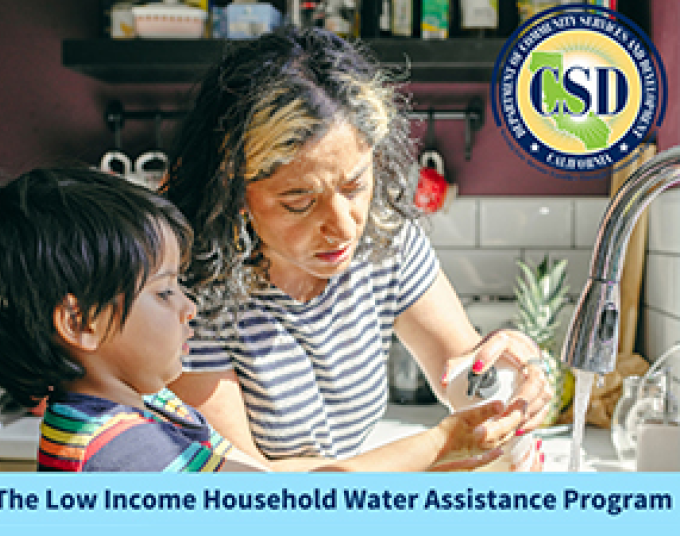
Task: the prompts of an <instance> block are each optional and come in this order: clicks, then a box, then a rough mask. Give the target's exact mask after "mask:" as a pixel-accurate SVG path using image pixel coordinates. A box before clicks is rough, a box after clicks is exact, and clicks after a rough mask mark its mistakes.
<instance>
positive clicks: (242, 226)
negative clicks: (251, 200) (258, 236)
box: [233, 212, 253, 257]
mask: <svg viewBox="0 0 680 536" xmlns="http://www.w3.org/2000/svg"><path fill="white" fill-rule="evenodd" d="M233 233H234V248H235V249H236V251H238V252H239V253H240V254H241V255H243V256H244V257H247V256H249V255H250V254H251V252H252V249H253V240H252V238H251V237H250V235H249V234H248V214H247V213H246V212H240V213H239V214H238V215H237V216H236V221H235V222H234V225H233Z"/></svg>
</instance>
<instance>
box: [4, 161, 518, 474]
mask: <svg viewBox="0 0 680 536" xmlns="http://www.w3.org/2000/svg"><path fill="white" fill-rule="evenodd" d="M191 243H192V231H191V229H190V227H189V226H188V224H187V222H186V220H185V218H184V217H183V216H182V214H181V213H180V212H179V210H178V209H177V208H176V207H175V206H174V205H173V204H171V203H170V202H169V201H167V200H164V199H163V198H161V197H160V196H158V195H156V194H155V193H153V192H151V191H148V190H146V189H144V188H142V187H140V186H136V185H134V184H131V183H129V182H127V181H125V180H123V179H121V178H118V177H115V176H111V175H107V174H103V173H100V172H97V171H92V170H88V169H68V170H67V169H39V170H34V171H32V172H30V173H27V174H25V175H23V176H21V177H19V178H18V179H16V180H14V181H12V182H10V183H9V184H8V185H7V186H5V187H4V188H0V251H1V252H2V255H1V256H0V386H1V387H3V388H4V389H6V390H7V391H8V393H9V394H10V395H12V396H13V397H14V398H15V399H16V400H17V401H18V402H19V403H21V404H23V405H25V406H29V407H30V406H34V405H36V404H37V403H38V402H39V401H40V400H42V399H43V398H45V397H48V399H49V402H48V405H47V409H46V411H45V415H44V418H43V423H42V426H41V438H40V446H39V453H38V467H39V470H41V471H170V472H178V471H235V470H261V469H262V468H261V466H260V465H259V464H258V463H257V462H255V461H254V460H251V459H250V458H248V457H247V456H245V455H244V454H242V453H240V452H238V451H237V449H235V448H234V447H232V445H231V444H230V443H229V442H228V441H227V440H226V439H224V438H222V437H221V436H220V435H219V434H217V433H216V432H215V431H214V430H213V429H212V428H211V427H210V426H209V424H208V423H207V422H206V421H205V419H204V418H203V416H202V415H201V414H200V413H199V412H198V411H196V410H194V409H193V408H191V407H189V406H187V405H185V404H184V403H182V401H181V400H179V399H178V398H177V397H176V396H175V395H174V394H173V393H172V392H170V391H169V390H168V389H166V387H165V386H166V385H167V384H168V383H169V382H171V381H173V380H174V379H176V378H177V377H178V376H179V374H180V373H181V369H182V366H181V361H180V357H181V354H182V352H186V351H187V350H188V348H187V346H186V341H187V339H188V338H189V337H191V336H192V330H191V328H190V327H189V321H190V320H191V318H192V317H193V316H194V314H195V312H196V310H195V305H194V302H193V301H192V300H191V299H189V298H188V297H187V296H186V295H185V294H184V292H183V290H182V287H181V284H180V273H181V270H182V267H183V265H184V263H185V261H186V260H187V258H188V254H189V252H190V248H191ZM502 411H503V406H502V404H500V403H492V404H488V405H485V406H482V407H480V408H475V409H473V410H470V411H464V412H459V413H456V414H455V415H452V416H450V417H447V418H446V419H444V420H443V421H442V422H441V423H440V424H439V425H438V426H436V427H434V428H432V429H430V430H427V431H425V432H423V433H421V434H417V435H415V436H413V437H410V438H406V439H404V440H400V441H397V442H395V443H392V444H389V445H387V446H385V447H381V448H379V449H376V450H374V451H371V452H368V453H364V454H361V455H359V456H356V457H354V458H351V459H348V460H344V461H335V460H329V461H328V464H327V465H325V466H324V467H323V468H322V470H358V471H369V470H377V471H395V470H412V471H413V470H415V471H418V470H425V469H428V468H430V467H431V466H433V465H434V464H436V463H437V461H439V460H441V459H442V458H443V457H444V456H445V455H447V454H449V453H450V452H452V451H457V452H458V453H459V454H460V455H461V458H460V459H459V460H458V461H455V462H452V463H448V464H446V465H442V466H440V467H439V468H441V469H445V470H452V469H453V470H459V469H472V468H475V467H477V466H480V465H484V464H486V463H489V462H490V461H492V460H494V459H495V458H496V457H498V456H499V455H500V453H501V451H500V449H499V448H493V447H495V446H496V441H493V440H491V439H489V438H491V437H493V421H488V419H491V418H492V417H494V416H497V415H499V414H500V412H502ZM517 413H518V417H517V418H518V423H519V419H520V417H519V412H517ZM470 453H482V454H479V455H477V456H471V455H470Z"/></svg>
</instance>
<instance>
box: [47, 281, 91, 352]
mask: <svg viewBox="0 0 680 536" xmlns="http://www.w3.org/2000/svg"><path fill="white" fill-rule="evenodd" d="M97 320H99V319H95V320H87V319H85V320H83V312H82V311H81V310H80V307H79V306H78V300H77V299H76V297H75V296H74V295H73V294H67V295H66V297H65V298H64V299H63V300H62V302H61V303H60V304H59V305H57V306H56V307H55V308H54V312H53V314H52V321H53V322H54V327H55V329H56V330H57V333H58V335H59V336H60V337H61V339H62V340H63V341H64V342H65V343H66V344H69V345H72V346H76V347H77V348H79V349H81V350H84V351H89V352H94V351H95V350H96V349H97V348H99V344H100V343H101V338H102V336H101V333H100V331H101V329H100V326H99V325H98V324H99V323H98V322H97Z"/></svg>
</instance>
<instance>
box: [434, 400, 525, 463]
mask: <svg viewBox="0 0 680 536" xmlns="http://www.w3.org/2000/svg"><path fill="white" fill-rule="evenodd" d="M504 409H505V406H504V404H503V403H502V402H500V401H492V402H488V403H486V404H482V405H478V406H474V407H471V408H467V409H462V410H460V411H456V412H455V413H452V414H451V415H449V416H448V417H447V418H446V419H444V420H443V421H441V422H440V423H439V424H438V425H437V426H436V427H435V428H433V429H432V430H431V432H432V433H433V434H434V435H435V440H436V441H439V442H440V445H441V446H440V449H439V450H440V454H439V456H438V457H437V460H436V462H435V464H434V465H433V467H432V468H430V470H431V471H471V470H472V469H476V468H477V467H481V466H483V465H486V464H488V463H490V462H492V461H494V460H495V459H496V458H498V457H499V456H500V455H501V454H503V450H502V449H501V448H500V445H502V444H503V443H504V442H505V441H507V440H508V439H510V437H512V434H508V433H507V430H506V429H505V427H498V426H495V425H494V421H493V419H494V418H495V417H498V416H500V415H501V414H502V413H503V411H504ZM517 419H518V423H519V419H520V417H519V415H518V416H517Z"/></svg>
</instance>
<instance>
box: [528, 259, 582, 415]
mask: <svg viewBox="0 0 680 536" xmlns="http://www.w3.org/2000/svg"><path fill="white" fill-rule="evenodd" d="M517 264H518V266H519V268H520V271H521V274H520V276H519V277H518V278H517V286H516V287H515V297H516V298H517V305H518V306H519V312H518V316H517V319H516V321H515V324H516V326H517V329H519V330H520V331H522V332H523V333H525V334H526V335H528V336H529V337H531V338H532V339H533V340H534V342H536V344H537V345H538V346H539V348H540V349H541V354H542V358H543V367H544V371H545V374H546V376H547V378H548V381H549V382H550V386H551V387H552V389H553V391H554V393H555V394H554V396H553V400H552V401H551V403H550V411H549V413H548V415H547V417H546V419H545V421H544V422H543V426H551V425H553V424H555V422H556V421H557V418H558V417H559V414H560V411H561V410H562V409H563V407H564V406H565V405H566V403H568V400H567V401H565V400H563V395H566V394H567V392H566V391H565V383H568V382H569V380H570V378H569V377H568V376H569V375H570V374H571V371H570V370H569V368H568V367H566V366H565V365H563V364H562V362H561V361H560V359H559V355H557V356H556V355H555V354H556V352H559V349H558V348H555V332H556V330H557V327H558V326H559V323H558V320H557V315H558V314H559V312H560V311H561V310H562V307H564V304H565V303H566V302H567V291H568V290H569V287H568V286H567V284H566V277H567V271H566V268H567V261H566V259H563V260H561V261H554V262H553V263H552V264H551V262H550V260H549V257H548V255H546V256H545V257H544V258H543V261H542V262H541V263H539V264H538V266H536V268H535V269H532V268H531V267H529V266H528V265H527V264H525V263H524V262H522V261H517Z"/></svg>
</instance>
